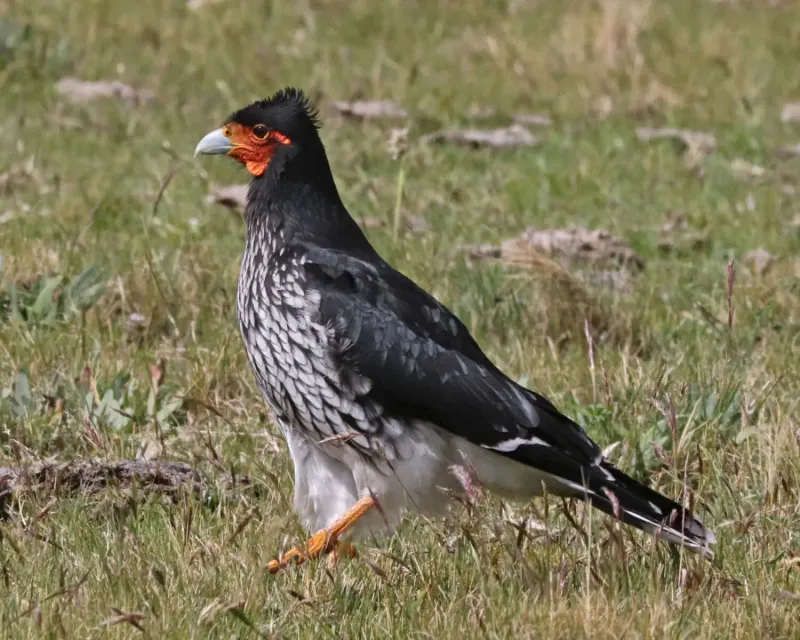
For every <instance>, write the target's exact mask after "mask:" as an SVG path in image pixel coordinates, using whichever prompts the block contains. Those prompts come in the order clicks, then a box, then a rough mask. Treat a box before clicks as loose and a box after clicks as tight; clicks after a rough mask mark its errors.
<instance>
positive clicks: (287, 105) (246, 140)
mask: <svg viewBox="0 0 800 640" xmlns="http://www.w3.org/2000/svg"><path fill="white" fill-rule="evenodd" d="M318 128H319V116H318V113H317V110H316V108H315V107H314V105H313V104H312V103H311V101H310V100H309V99H308V98H306V96H305V95H304V94H303V92H302V91H300V90H299V89H294V88H286V89H283V90H281V91H278V92H277V93H276V94H275V95H274V96H272V97H271V98H268V99H267V100H259V101H258V102H254V103H253V104H251V105H249V106H247V107H245V108H244V109H240V110H239V111H237V112H235V113H233V114H232V115H231V116H230V117H229V118H228V119H227V121H226V122H225V124H224V125H223V126H222V128H220V129H216V130H214V131H212V132H211V133H209V134H207V135H206V136H204V137H203V139H202V140H200V142H199V143H198V144H197V147H196V148H195V150H194V154H195V155H200V154H226V155H229V156H230V157H232V158H234V159H236V160H238V161H239V162H241V163H242V164H243V165H244V166H245V167H247V170H248V171H249V172H250V173H251V174H252V175H253V176H254V177H256V178H259V177H261V176H265V175H268V173H273V174H275V175H277V174H278V173H280V171H281V170H283V168H284V167H285V165H286V163H287V162H288V161H289V160H291V159H292V158H294V157H296V156H298V155H299V154H300V153H303V155H304V156H305V157H306V158H308V156H309V155H312V154H314V153H315V152H316V153H318V152H319V151H321V150H322V143H321V141H320V138H319V134H318V132H317V129H318ZM322 153H323V155H324V151H323V152H322Z"/></svg>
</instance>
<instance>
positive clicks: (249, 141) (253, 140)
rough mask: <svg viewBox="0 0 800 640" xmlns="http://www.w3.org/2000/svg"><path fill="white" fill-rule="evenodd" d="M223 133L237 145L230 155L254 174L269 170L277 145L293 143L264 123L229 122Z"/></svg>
mask: <svg viewBox="0 0 800 640" xmlns="http://www.w3.org/2000/svg"><path fill="white" fill-rule="evenodd" d="M222 133H223V135H224V136H225V137H226V138H228V140H230V141H231V142H232V143H233V144H234V145H235V146H234V148H233V149H231V150H230V151H229V152H228V155H229V156H230V157H231V158H234V159H236V160H238V161H239V162H241V163H242V164H243V165H244V166H245V167H246V168H247V170H248V171H249V172H250V173H251V174H252V175H254V176H260V175H263V174H264V172H265V171H266V170H267V166H269V162H270V160H272V156H273V155H274V154H275V150H276V149H277V145H279V144H284V145H286V144H291V143H292V141H291V140H289V138H287V137H286V136H284V135H283V134H280V133H278V132H277V131H271V130H269V129H267V127H265V126H264V125H256V126H254V127H246V126H244V125H241V124H239V123H237V122H229V123H228V124H226V125H225V126H224V127H223V128H222Z"/></svg>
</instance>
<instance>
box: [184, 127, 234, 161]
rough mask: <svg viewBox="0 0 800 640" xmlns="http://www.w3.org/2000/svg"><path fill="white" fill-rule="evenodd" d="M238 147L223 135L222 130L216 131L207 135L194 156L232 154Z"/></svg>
mask: <svg viewBox="0 0 800 640" xmlns="http://www.w3.org/2000/svg"><path fill="white" fill-rule="evenodd" d="M237 146H238V145H237V144H236V143H234V142H233V141H232V140H231V139H230V138H228V136H226V135H225V134H224V133H223V130H222V129H215V130H214V131H212V132H211V133H208V134H206V135H205V136H204V137H203V139H202V140H200V142H198V143H197V146H196V147H195V149H194V155H195V156H199V155H200V154H203V155H213V154H218V153H230V152H231V151H233V150H234V149H235V148H236V147H237Z"/></svg>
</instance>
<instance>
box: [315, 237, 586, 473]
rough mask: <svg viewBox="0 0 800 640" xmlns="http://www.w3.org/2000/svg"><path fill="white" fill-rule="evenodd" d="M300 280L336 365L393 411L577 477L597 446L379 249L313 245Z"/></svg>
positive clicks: (399, 415)
mask: <svg viewBox="0 0 800 640" xmlns="http://www.w3.org/2000/svg"><path fill="white" fill-rule="evenodd" d="M305 269H306V275H307V277H308V278H309V282H308V285H309V286H310V288H311V289H316V290H317V291H318V292H319V294H320V315H321V317H320V320H321V321H323V322H325V323H327V324H329V325H330V326H332V327H333V328H334V331H335V334H336V337H337V339H338V341H339V343H340V344H341V345H342V348H341V349H340V351H339V353H338V355H337V357H338V358H339V359H340V362H339V364H340V366H342V367H352V368H354V369H355V370H356V371H358V372H359V373H360V374H361V375H363V376H365V377H366V378H368V379H369V380H371V381H372V386H371V389H370V391H369V397H371V398H372V399H374V400H375V401H376V402H378V403H380V404H381V405H382V406H383V407H384V408H385V410H386V411H387V412H388V413H389V414H391V415H394V416H396V417H400V418H407V419H416V420H425V421H429V422H432V423H434V424H436V425H438V426H439V427H441V428H443V429H445V430H447V431H449V432H451V433H453V434H455V435H458V436H461V437H463V438H465V439H467V440H469V441H470V442H472V443H473V444H477V445H480V446H483V447H487V448H491V449H494V450H496V451H497V452H498V453H501V454H503V455H506V456H508V457H510V458H513V459H516V460H518V461H520V462H523V463H526V464H530V465H533V466H535V467H537V468H540V469H542V470H544V471H549V472H553V473H555V474H556V475H560V476H563V475H564V471H566V470H567V469H565V467H567V468H569V470H570V471H572V473H569V475H571V476H573V477H575V476H577V477H576V478H575V479H576V481H578V482H580V481H581V471H580V469H581V468H582V467H584V465H596V464H598V462H599V461H600V459H601V452H600V450H599V448H598V447H597V445H596V444H595V443H594V442H592V441H591V440H590V439H589V437H588V436H587V435H586V434H585V433H584V432H583V430H582V429H581V428H580V427H579V426H578V425H577V424H575V423H574V422H573V421H572V420H570V419H569V418H567V417H566V416H564V415H562V414H561V413H559V412H558V410H557V409H556V408H555V407H554V406H553V405H552V404H551V403H550V402H549V401H548V400H547V399H546V398H544V397H543V396H540V395H538V394H536V393H534V392H532V391H530V390H528V389H525V388H523V387H521V386H520V385H518V384H516V383H515V382H513V381H512V380H510V379H509V378H508V377H507V376H505V375H504V374H503V373H502V372H501V371H500V370H499V369H497V367H495V366H494V365H493V364H492V363H491V362H490V361H489V359H488V358H487V357H486V355H485V354H484V353H483V351H481V349H480V347H479V346H478V344H477V343H476V342H475V340H474V339H473V338H472V336H471V335H470V333H469V331H468V330H467V328H466V327H465V326H464V324H463V323H462V322H461V321H460V320H458V318H456V317H455V316H454V315H453V314H452V313H451V312H450V311H449V310H448V309H447V308H446V307H444V305H442V304H440V303H439V302H438V301H437V300H436V299H435V298H433V297H432V296H431V295H429V294H428V293H426V292H425V291H423V290H422V289H420V288H419V287H418V286H417V285H416V284H414V283H413V282H412V281H411V280H409V279H408V278H406V277H405V276H403V275H402V274H400V273H398V272H397V271H395V270H394V269H392V268H391V267H390V266H389V265H388V264H386V263H385V262H383V261H382V260H381V259H380V258H377V257H375V258H372V259H370V260H369V261H365V260H360V259H358V258H355V257H353V256H351V255H347V254H344V253H341V252H337V251H333V250H327V249H320V248H313V249H311V250H310V251H309V253H308V254H307V255H306V257H305Z"/></svg>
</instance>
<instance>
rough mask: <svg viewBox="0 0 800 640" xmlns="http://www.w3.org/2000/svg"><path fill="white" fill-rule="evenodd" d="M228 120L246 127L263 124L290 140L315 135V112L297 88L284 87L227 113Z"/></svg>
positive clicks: (317, 124)
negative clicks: (273, 93) (265, 97)
mask: <svg viewBox="0 0 800 640" xmlns="http://www.w3.org/2000/svg"><path fill="white" fill-rule="evenodd" d="M228 122H238V123H239V124H243V125H245V126H247V127H253V126H255V125H257V124H265V125H267V126H268V127H269V128H270V129H273V130H275V131H279V132H281V133H283V134H284V135H286V136H288V137H289V138H292V139H297V138H303V137H306V136H308V135H312V134H316V130H317V129H319V126H320V121H319V111H318V109H317V107H316V105H315V104H314V103H313V101H312V100H311V99H310V98H308V97H307V96H306V95H305V93H303V91H302V90H301V89H296V88H294V87H286V88H285V89H281V90H280V91H278V92H277V93H275V95H273V96H272V97H271V98H267V99H266V100H259V101H257V102H254V103H253V104H251V105H248V106H246V107H244V109H240V110H239V111H236V112H235V113H233V114H231V116H230V118H228Z"/></svg>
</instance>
